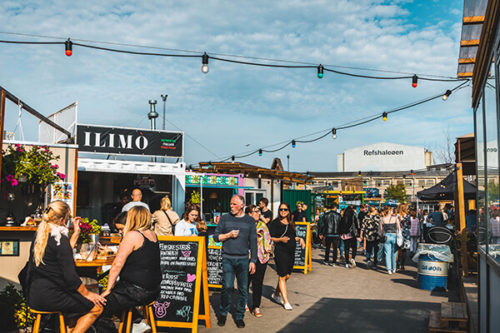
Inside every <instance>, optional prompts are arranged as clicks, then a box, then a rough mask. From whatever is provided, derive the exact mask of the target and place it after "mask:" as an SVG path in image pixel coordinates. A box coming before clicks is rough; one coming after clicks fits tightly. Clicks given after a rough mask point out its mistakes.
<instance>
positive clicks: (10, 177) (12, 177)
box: [5, 175, 14, 182]
mask: <svg viewBox="0 0 500 333" xmlns="http://www.w3.org/2000/svg"><path fill="white" fill-rule="evenodd" d="M13 179H14V176H13V175H7V177H5V180H6V181H8V182H10V181H12V180H13Z"/></svg>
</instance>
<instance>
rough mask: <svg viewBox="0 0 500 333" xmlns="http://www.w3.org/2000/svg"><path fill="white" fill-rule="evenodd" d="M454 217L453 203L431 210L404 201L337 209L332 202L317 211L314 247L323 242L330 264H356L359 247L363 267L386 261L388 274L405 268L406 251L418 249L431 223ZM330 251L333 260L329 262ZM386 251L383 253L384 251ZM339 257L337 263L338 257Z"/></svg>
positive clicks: (410, 254)
mask: <svg viewBox="0 0 500 333" xmlns="http://www.w3.org/2000/svg"><path fill="white" fill-rule="evenodd" d="M452 218H453V207H451V205H450V206H445V209H444V210H441V208H440V206H439V205H436V206H435V207H434V211H433V212H432V213H430V214H428V212H427V211H426V210H424V211H419V212H417V210H416V209H415V208H413V207H408V205H406V204H399V205H397V206H396V207H391V206H385V207H384V208H382V209H380V210H379V209H377V208H376V207H374V206H368V205H361V206H360V207H359V211H356V209H355V208H354V207H353V206H347V207H346V208H343V209H340V210H339V207H338V205H336V204H334V206H333V207H331V209H330V210H328V209H326V208H324V210H323V212H320V211H319V210H317V211H316V216H315V221H316V223H317V231H316V235H317V237H316V240H317V241H316V244H315V245H316V247H319V246H324V248H325V256H324V261H323V263H324V264H325V265H330V266H333V267H337V266H340V265H341V266H345V267H346V268H354V267H356V260H355V258H356V255H357V252H358V249H360V251H362V253H363V254H364V255H365V256H366V267H367V268H369V269H377V268H378V267H381V265H382V264H383V263H384V261H385V270H386V272H387V274H394V273H395V272H396V271H397V270H404V269H405V263H406V259H407V257H408V254H409V256H410V257H412V256H413V255H414V254H415V253H416V251H417V245H418V242H419V241H420V238H421V235H422V234H423V233H424V232H425V231H426V230H427V229H428V228H431V227H434V226H445V225H446V221H448V220H450V219H452ZM330 254H331V255H332V259H333V260H332V262H330ZM384 254H385V255H384ZM338 257H340V264H339V261H338V259H337V258H338Z"/></svg>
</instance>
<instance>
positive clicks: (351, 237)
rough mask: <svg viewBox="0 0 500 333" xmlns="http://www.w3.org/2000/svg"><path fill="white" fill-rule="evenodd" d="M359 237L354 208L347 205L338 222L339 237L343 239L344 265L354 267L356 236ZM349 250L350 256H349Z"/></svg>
mask: <svg viewBox="0 0 500 333" xmlns="http://www.w3.org/2000/svg"><path fill="white" fill-rule="evenodd" d="M358 237H359V226H358V219H357V218H356V214H355V213H354V209H353V208H352V207H351V206H349V207H347V208H346V210H345V212H344V215H343V216H342V222H341V224H340V238H341V239H342V240H343V241H344V256H345V267H346V268H351V267H356V251H357V247H358V246H357V238H358ZM349 250H351V258H349Z"/></svg>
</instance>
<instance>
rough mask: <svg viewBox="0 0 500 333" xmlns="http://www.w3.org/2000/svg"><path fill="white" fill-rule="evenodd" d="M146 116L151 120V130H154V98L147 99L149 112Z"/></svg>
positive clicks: (156, 114)
mask: <svg viewBox="0 0 500 333" xmlns="http://www.w3.org/2000/svg"><path fill="white" fill-rule="evenodd" d="M148 118H149V120H150V121H151V130H152V131H154V130H155V129H156V118H158V113H157V112H156V100H155V99H150V100H149V113H148ZM151 161H152V162H156V158H154V157H153V158H152V159H151Z"/></svg>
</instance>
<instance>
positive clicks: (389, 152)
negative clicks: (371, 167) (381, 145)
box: [363, 149, 404, 156]
mask: <svg viewBox="0 0 500 333" xmlns="http://www.w3.org/2000/svg"><path fill="white" fill-rule="evenodd" d="M403 154H404V150H388V149H386V150H378V149H372V150H365V151H363V155H365V156H373V155H375V156H377V155H403Z"/></svg>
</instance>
